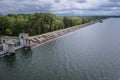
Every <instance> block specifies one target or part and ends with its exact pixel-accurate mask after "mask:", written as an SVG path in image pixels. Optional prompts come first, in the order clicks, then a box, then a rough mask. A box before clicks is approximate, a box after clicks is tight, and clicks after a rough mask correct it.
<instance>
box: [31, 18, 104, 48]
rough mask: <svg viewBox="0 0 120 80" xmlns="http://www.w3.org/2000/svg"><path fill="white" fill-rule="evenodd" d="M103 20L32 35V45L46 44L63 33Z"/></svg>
mask: <svg viewBox="0 0 120 80" xmlns="http://www.w3.org/2000/svg"><path fill="white" fill-rule="evenodd" d="M101 21H102V20H97V21H91V22H89V23H85V24H81V25H77V26H73V27H70V28H66V29H62V30H58V31H54V32H50V33H46V34H42V35H37V36H33V37H30V38H29V39H30V46H31V47H36V46H40V45H42V44H45V43H47V42H49V41H52V40H54V39H57V38H59V37H61V36H62V35H65V34H68V33H71V32H73V31H75V30H78V29H81V28H83V27H86V26H88V25H92V24H94V23H97V22H101Z"/></svg>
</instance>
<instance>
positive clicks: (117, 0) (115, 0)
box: [109, 0, 120, 2]
mask: <svg viewBox="0 0 120 80" xmlns="http://www.w3.org/2000/svg"><path fill="white" fill-rule="evenodd" d="M109 1H110V2H120V0H109Z"/></svg>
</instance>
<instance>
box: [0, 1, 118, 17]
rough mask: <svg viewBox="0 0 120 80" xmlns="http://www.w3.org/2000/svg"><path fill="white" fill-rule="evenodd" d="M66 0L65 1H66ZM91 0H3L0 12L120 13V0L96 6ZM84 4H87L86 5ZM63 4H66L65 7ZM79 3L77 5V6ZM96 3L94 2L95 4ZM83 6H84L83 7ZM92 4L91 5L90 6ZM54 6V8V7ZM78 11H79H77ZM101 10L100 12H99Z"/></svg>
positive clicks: (0, 3) (0, 4)
mask: <svg viewBox="0 0 120 80" xmlns="http://www.w3.org/2000/svg"><path fill="white" fill-rule="evenodd" d="M64 2H65V3H64ZM89 2H90V0H89V1H88V0H49V1H47V0H1V1H0V12H2V13H4V14H7V13H34V12H52V13H56V14H63V15H64V14H73V15H75V14H84V15H85V14H89V15H90V14H91V15H92V14H96V15H97V14H98V15H99V14H100V13H101V14H107V13H109V14H114V15H119V14H120V3H119V2H120V0H109V2H107V3H106V2H103V3H102V4H99V1H98V3H97V2H96V5H95V6H92V4H89ZM82 4H87V5H88V6H84V5H82ZM62 5H65V7H63V6H62ZM75 5H77V6H75ZM93 5H94V4H93ZM81 6H82V8H81ZM89 6H90V7H89ZM53 8H54V9H53ZM77 12H78V13H77ZM98 12H100V13H98Z"/></svg>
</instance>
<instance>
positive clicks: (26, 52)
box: [22, 49, 32, 58]
mask: <svg viewBox="0 0 120 80" xmlns="http://www.w3.org/2000/svg"><path fill="white" fill-rule="evenodd" d="M22 56H23V57H24V58H30V57H31V56H32V50H31V49H25V50H23V51H22Z"/></svg>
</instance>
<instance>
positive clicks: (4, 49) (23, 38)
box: [0, 33, 30, 57]
mask: <svg viewBox="0 0 120 80" xmlns="http://www.w3.org/2000/svg"><path fill="white" fill-rule="evenodd" d="M1 43H2V44H1V45H0V56H1V57H3V56H5V55H10V54H13V53H15V51H16V50H18V49H20V48H24V47H25V48H30V40H29V36H28V34H27V33H21V34H20V35H19V39H12V37H11V36H3V37H1Z"/></svg>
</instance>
